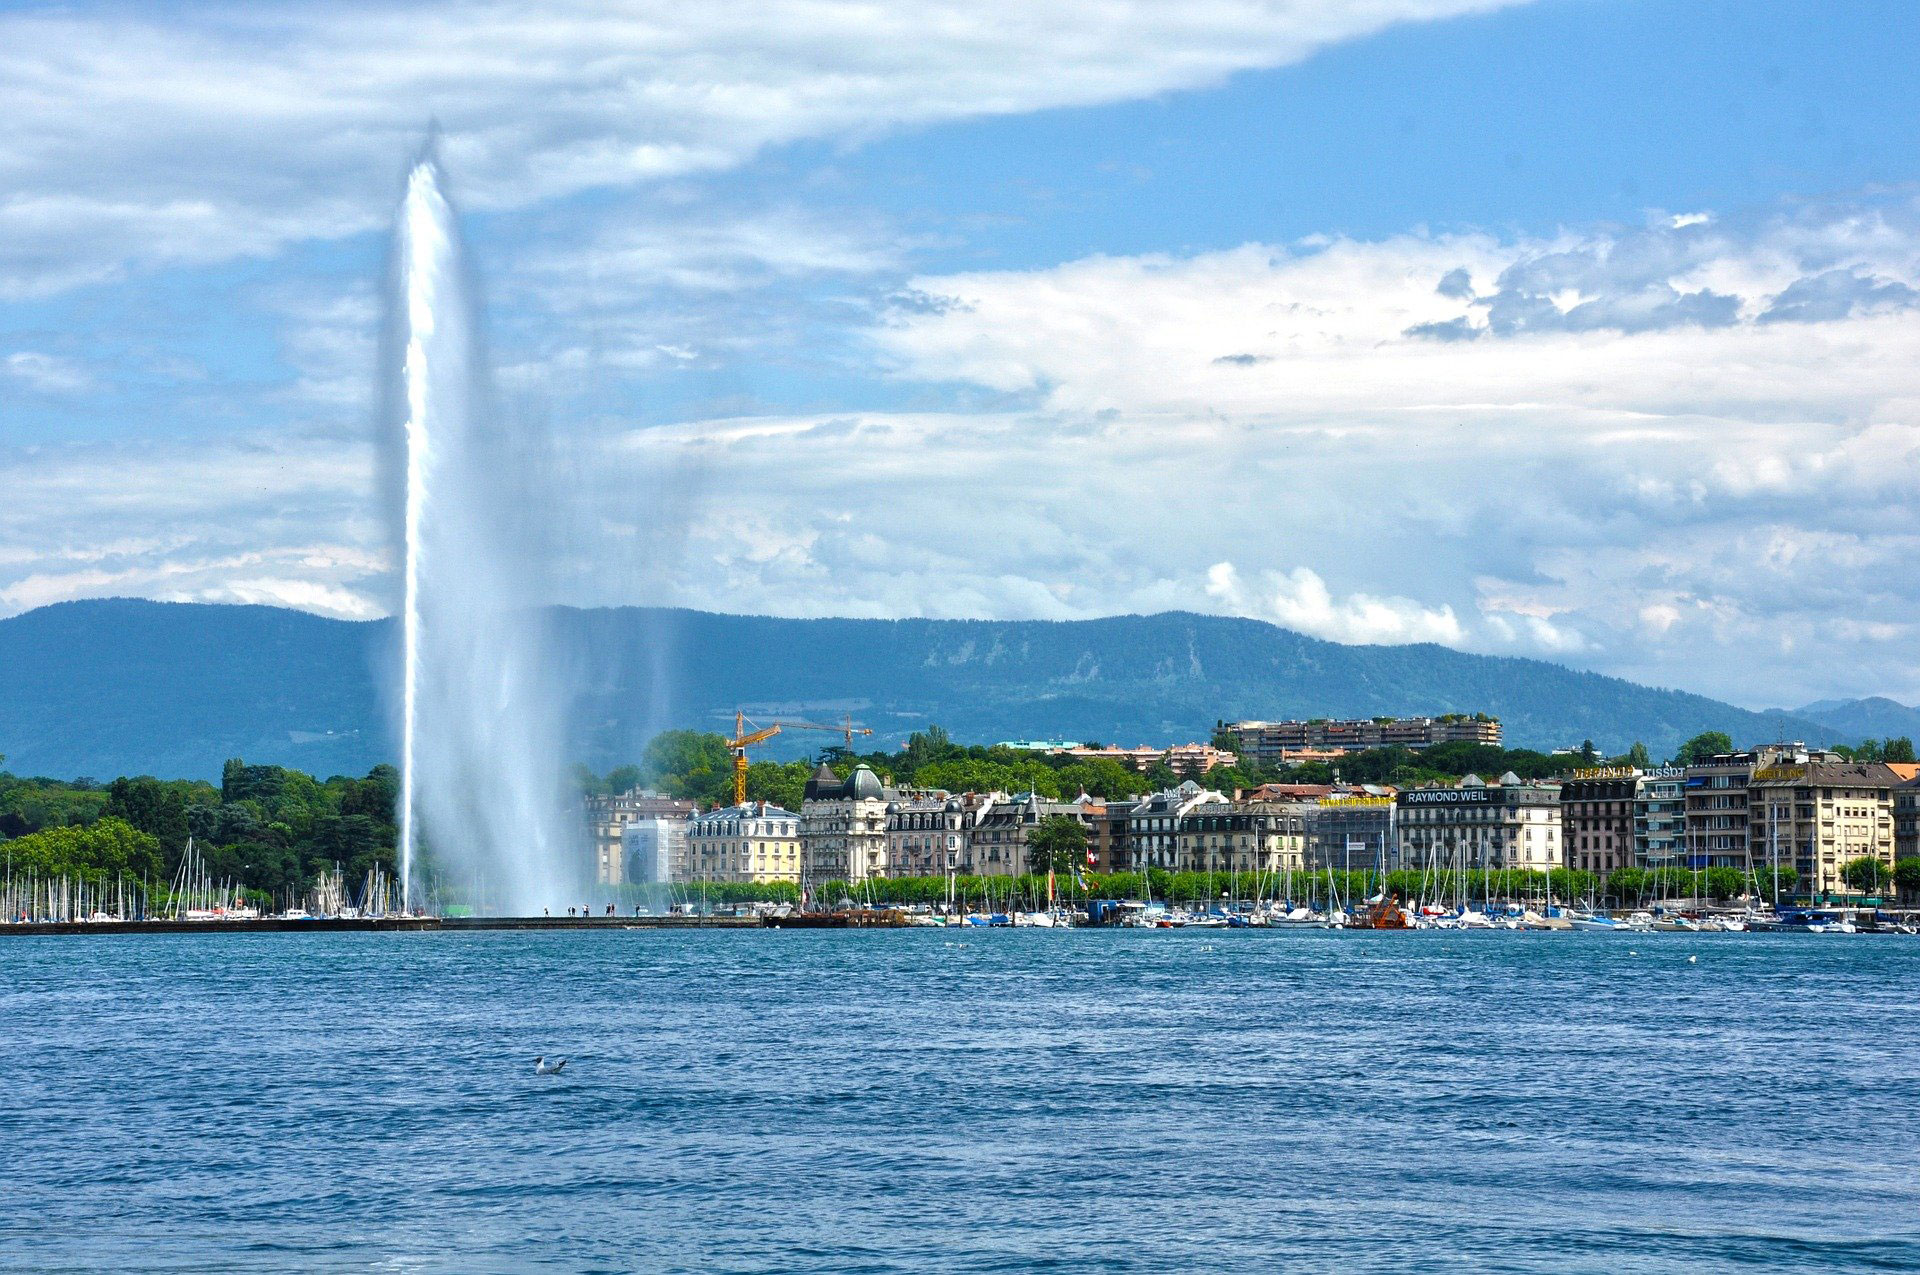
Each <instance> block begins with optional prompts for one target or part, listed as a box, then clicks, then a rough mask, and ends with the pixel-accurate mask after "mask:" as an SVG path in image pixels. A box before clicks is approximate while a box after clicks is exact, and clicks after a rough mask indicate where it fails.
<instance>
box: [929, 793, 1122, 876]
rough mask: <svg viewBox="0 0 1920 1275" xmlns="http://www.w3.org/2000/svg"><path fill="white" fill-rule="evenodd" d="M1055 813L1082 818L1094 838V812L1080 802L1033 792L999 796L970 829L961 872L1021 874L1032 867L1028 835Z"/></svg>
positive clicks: (981, 874)
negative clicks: (1028, 863)
mask: <svg viewBox="0 0 1920 1275" xmlns="http://www.w3.org/2000/svg"><path fill="white" fill-rule="evenodd" d="M1055 815H1064V816H1066V817H1067V818H1069V819H1076V820H1079V821H1080V822H1081V823H1082V824H1083V825H1086V826H1087V828H1088V833H1089V840H1091V839H1092V824H1093V815H1092V812H1091V810H1090V808H1089V807H1087V806H1083V805H1081V804H1080V803H1079V802H1077V801H1052V800H1049V799H1047V798H1045V797H1041V796H1038V795H1037V794H1035V793H1030V792H1029V793H1021V794H1020V795H1018V796H1015V797H1005V798H1002V797H996V798H995V799H994V800H993V802H992V804H990V805H988V806H987V807H986V808H985V809H983V810H982V811H981V813H980V817H979V820H978V821H977V822H976V823H975V824H974V825H973V827H972V829H971V830H970V832H969V835H968V837H967V844H966V847H965V849H964V850H962V852H961V863H962V865H963V866H962V867H961V869H960V871H961V872H963V873H968V874H971V875H974V876H983V877H1017V876H1020V875H1021V874H1022V873H1024V872H1026V871H1027V866H1028V865H1027V838H1028V837H1029V836H1030V835H1031V834H1032V832H1033V830H1034V829H1035V828H1037V827H1039V826H1040V821H1041V820H1042V819H1049V818H1052V817H1053V816H1055Z"/></svg>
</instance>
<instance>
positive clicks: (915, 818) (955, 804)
mask: <svg viewBox="0 0 1920 1275" xmlns="http://www.w3.org/2000/svg"><path fill="white" fill-rule="evenodd" d="M983 804H984V803H983V802H982V801H981V799H979V798H976V797H972V796H971V795H969V796H967V797H955V796H952V795H951V794H948V793H944V792H932V793H921V794H916V795H913V796H907V797H903V798H902V799H901V800H899V801H895V802H892V803H891V804H889V805H888V806H887V875H889V876H895V877H943V876H946V875H947V874H948V873H949V872H958V871H960V862H961V860H962V859H963V858H964V857H965V852H966V847H967V835H968V832H969V830H970V829H971V827H972V824H973V821H974V819H976V818H977V817H978V814H979V811H980V809H981V808H982V806H983Z"/></svg>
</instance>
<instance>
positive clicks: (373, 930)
mask: <svg viewBox="0 0 1920 1275" xmlns="http://www.w3.org/2000/svg"><path fill="white" fill-rule="evenodd" d="M763 924H764V923H763V922H762V921H761V919H760V918H759V917H757V916H674V915H666V916H380V917H351V918H349V917H313V918H308V919H304V920H303V919H299V918H294V917H273V916H263V917H249V918H247V919H246V920H236V921H225V920H222V921H181V920H155V921H18V922H13V923H9V924H0V938H4V937H8V936H14V937H22V938H24V937H29V936H33V935H47V934H393V933H403V932H412V931H435V932H445V931H459V930H743V929H753V930H757V929H760V928H761V927H762V926H763Z"/></svg>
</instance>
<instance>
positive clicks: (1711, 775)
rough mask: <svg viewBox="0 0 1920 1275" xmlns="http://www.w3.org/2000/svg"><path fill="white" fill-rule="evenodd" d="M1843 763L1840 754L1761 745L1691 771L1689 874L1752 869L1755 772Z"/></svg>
mask: <svg viewBox="0 0 1920 1275" xmlns="http://www.w3.org/2000/svg"><path fill="white" fill-rule="evenodd" d="M1839 761H1840V755H1839V754H1838V753H1828V752H1821V751H1818V750H1810V749H1808V748H1807V746H1806V745H1804V744H1798V743H1793V744H1763V745H1761V746H1760V747H1758V748H1753V749H1749V750H1747V751H1745V752H1735V753H1720V754H1718V755H1716V756H1713V757H1709V758H1707V759H1706V760H1705V761H1702V762H1699V763H1697V764H1695V765H1692V766H1688V767H1687V773H1686V790H1687V840H1686V861H1685V863H1684V865H1683V866H1685V867H1689V868H1695V869H1699V868H1737V869H1739V870H1740V871H1742V872H1745V871H1748V870H1749V869H1751V868H1752V867H1753V858H1752V855H1751V853H1750V852H1749V845H1748V840H1747V835H1748V827H1749V820H1748V817H1747V783H1748V781H1749V780H1750V779H1751V778H1752V777H1753V774H1754V772H1755V771H1757V770H1764V769H1768V768H1772V767H1778V766H1805V765H1810V764H1814V763H1819V764H1828V763H1837V762H1839Z"/></svg>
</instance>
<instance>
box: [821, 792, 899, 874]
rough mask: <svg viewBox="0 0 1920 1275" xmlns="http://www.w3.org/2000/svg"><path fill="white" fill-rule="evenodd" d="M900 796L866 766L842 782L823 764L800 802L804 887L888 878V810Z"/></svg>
mask: <svg viewBox="0 0 1920 1275" xmlns="http://www.w3.org/2000/svg"><path fill="white" fill-rule="evenodd" d="M899 796H900V794H899V793H897V792H894V791H892V790H890V789H888V788H887V786H886V785H885V784H883V783H881V782H880V777H879V776H878V775H876V774H874V773H873V771H872V770H871V769H869V768H868V767H866V766H857V767H855V768H854V772H853V773H852V774H851V775H849V776H847V777H846V778H845V779H841V778H840V777H839V776H838V775H835V774H834V773H833V771H832V770H831V769H829V768H828V767H827V765H826V764H825V763H822V764H821V766H820V769H818V770H816V771H815V772H814V774H813V778H811V779H809V780H808V781H807V788H806V798H805V800H803V801H802V802H801V803H800V845H801V850H802V856H801V862H802V873H803V875H802V877H801V881H802V883H803V884H808V885H812V884H817V883H819V882H822V881H864V880H866V879H867V878H868V877H884V876H887V875H888V874H889V868H888V862H887V807H888V806H889V805H891V804H892V803H893V802H895V801H897V800H898V799H899Z"/></svg>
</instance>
